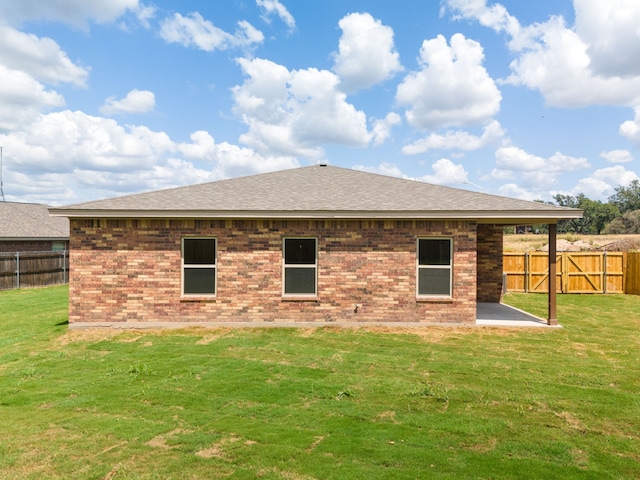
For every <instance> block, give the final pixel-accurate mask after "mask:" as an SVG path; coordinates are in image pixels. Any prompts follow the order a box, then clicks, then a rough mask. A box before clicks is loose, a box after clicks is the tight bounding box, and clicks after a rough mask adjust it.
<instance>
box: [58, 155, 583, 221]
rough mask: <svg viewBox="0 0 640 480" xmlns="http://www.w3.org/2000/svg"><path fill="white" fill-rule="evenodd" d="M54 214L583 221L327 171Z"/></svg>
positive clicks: (527, 206)
mask: <svg viewBox="0 0 640 480" xmlns="http://www.w3.org/2000/svg"><path fill="white" fill-rule="evenodd" d="M51 212H52V213H54V214H56V215H67V216H70V217H112V218H115V217H155V218H160V217H170V218H185V217H192V218H193V217H197V218H407V219H408V218H458V219H461V218H466V219H485V220H488V219H494V220H495V219H503V220H507V219H511V220H514V219H520V218H522V219H532V218H536V219H559V218H576V217H581V216H582V212H581V211H580V210H576V209H569V208H564V207H557V206H554V205H546V204H542V203H537V202H529V201H525V200H517V199H513V198H507V197H500V196H496V195H488V194H484V193H478V192H470V191H467V190H461V189H455V188H449V187H442V186H438V185H431V184H427V183H424V182H419V181H415V180H407V179H400V178H395V177H388V176H384V175H378V174H373V173H367V172H361V171H357V170H351V169H346V168H339V167H333V166H324V165H314V166H310V167H303V168H296V169H291V170H283V171H279V172H273V173H265V174H261V175H254V176H248V177H240V178H233V179H229V180H221V181H217V182H211V183H204V184H199V185H192V186H187V187H178V188H173V189H168V190H159V191H154V192H148V193H141V194H136V195H127V196H123V197H117V198H112V199H108V200H98V201H92V202H86V203H80V204H76V205H70V206H66V207H60V208H53V209H51ZM541 223H546V222H541Z"/></svg>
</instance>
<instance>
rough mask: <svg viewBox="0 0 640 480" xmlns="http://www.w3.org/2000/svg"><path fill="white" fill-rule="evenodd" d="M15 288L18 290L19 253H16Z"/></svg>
mask: <svg viewBox="0 0 640 480" xmlns="http://www.w3.org/2000/svg"><path fill="white" fill-rule="evenodd" d="M16 288H18V289H19V288H20V252H16Z"/></svg>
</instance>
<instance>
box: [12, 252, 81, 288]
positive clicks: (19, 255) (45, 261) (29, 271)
mask: <svg viewBox="0 0 640 480" xmlns="http://www.w3.org/2000/svg"><path fill="white" fill-rule="evenodd" d="M68 281H69V255H68V254H67V252H66V251H61V252H57V251H56V252H16V253H0V290H10V289H14V288H25V287H44V286H46V285H56V284H60V283H67V282H68Z"/></svg>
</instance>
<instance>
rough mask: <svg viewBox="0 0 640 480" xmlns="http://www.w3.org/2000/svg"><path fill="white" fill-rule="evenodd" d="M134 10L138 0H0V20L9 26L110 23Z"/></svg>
mask: <svg viewBox="0 0 640 480" xmlns="http://www.w3.org/2000/svg"><path fill="white" fill-rule="evenodd" d="M137 8H138V0H91V1H78V0H47V1H42V0H3V1H2V2H0V18H4V19H5V20H6V21H9V22H12V23H13V22H17V23H19V22H23V21H25V20H41V19H42V20H53V21H61V22H65V23H69V24H72V25H76V26H84V22H85V21H86V20H87V19H92V20H95V21H96V22H98V23H106V22H111V21H113V20H115V19H116V18H118V17H119V16H121V15H123V14H124V13H126V12H127V11H135V10H136V9H137Z"/></svg>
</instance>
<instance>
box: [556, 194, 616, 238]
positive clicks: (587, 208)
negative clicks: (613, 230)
mask: <svg viewBox="0 0 640 480" xmlns="http://www.w3.org/2000/svg"><path fill="white" fill-rule="evenodd" d="M553 198H554V200H555V201H556V203H558V205H560V206H562V207H571V208H579V209H581V210H583V212H584V213H583V216H582V218H572V219H569V220H562V221H560V222H558V231H559V232H561V233H568V232H570V233H579V234H588V233H597V234H598V235H599V234H600V233H601V232H602V230H603V229H604V227H605V226H606V225H607V224H608V223H609V222H611V221H612V220H613V219H614V218H616V217H619V216H620V211H619V210H618V207H617V206H616V205H613V204H611V203H602V202H601V201H600V200H591V199H590V198H587V197H586V196H585V195H584V194H583V193H580V194H578V195H577V196H575V197H573V196H571V195H556V196H555V197H553Z"/></svg>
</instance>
